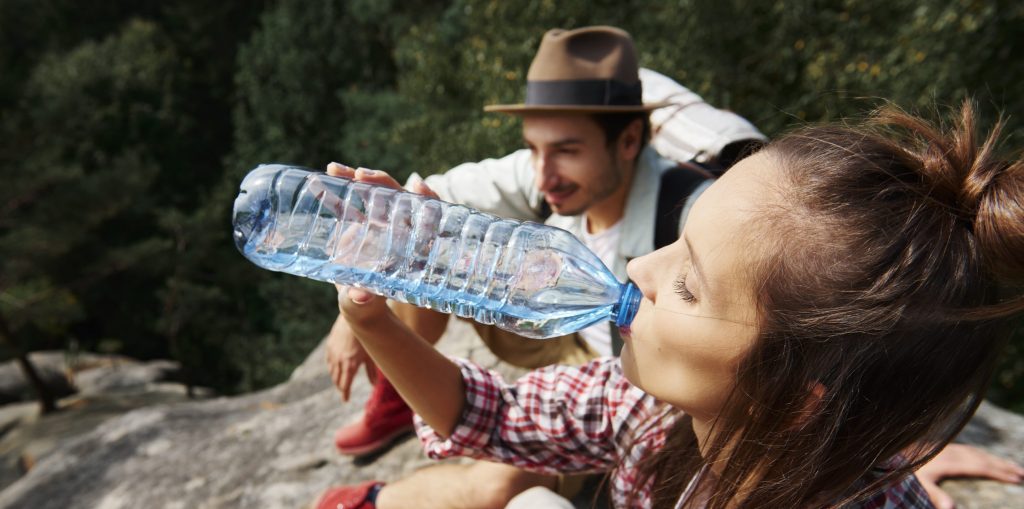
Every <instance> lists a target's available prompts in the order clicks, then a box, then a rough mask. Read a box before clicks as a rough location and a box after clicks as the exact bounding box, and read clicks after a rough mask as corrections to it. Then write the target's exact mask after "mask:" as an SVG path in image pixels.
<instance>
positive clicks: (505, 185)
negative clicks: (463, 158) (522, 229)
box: [407, 149, 542, 221]
mask: <svg viewBox="0 0 1024 509" xmlns="http://www.w3.org/2000/svg"><path fill="white" fill-rule="evenodd" d="M416 178H418V176H416V177H413V178H410V182H409V183H407V187H409V186H408V184H411V183H412V182H413V181H415V180H416ZM533 179H534V172H533V166H532V163H531V162H530V151H529V150H525V149H523V150H518V151H516V152H513V153H511V154H509V155H507V156H505V157H502V158H500V159H485V160H483V161H480V162H476V163H465V164H460V165H459V166H456V167H454V168H452V169H450V170H448V171H446V172H444V173H441V174H437V175H430V176H428V177H427V178H426V180H425V182H426V184H427V186H428V187H429V188H430V189H431V190H433V191H434V193H436V195H437V197H438V198H440V199H442V200H444V201H447V202H451V203H458V204H461V205H465V206H467V207H471V208H474V209H477V210H480V211H482V212H486V213H488V214H494V215H496V216H499V217H505V218H509V219H518V220H531V221H536V220H538V219H540V217H539V215H538V211H539V210H540V204H541V200H542V197H541V194H540V192H539V191H537V189H536V186H535V185H534V182H533Z"/></svg>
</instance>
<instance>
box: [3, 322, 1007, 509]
mask: <svg viewBox="0 0 1024 509" xmlns="http://www.w3.org/2000/svg"><path fill="white" fill-rule="evenodd" d="M446 334H447V337H446V338H444V339H443V340H442V342H441V345H442V350H443V351H445V352H446V353H450V354H455V355H460V356H463V357H469V358H471V359H473V360H475V361H477V362H479V363H481V364H483V365H485V366H488V367H494V368H497V369H498V370H499V371H503V372H505V373H507V374H509V375H514V374H516V373H518V372H519V371H520V370H517V369H515V368H511V367H508V366H507V365H504V364H500V363H499V362H497V361H496V360H495V359H494V357H493V356H492V355H491V354H490V352H489V351H488V350H487V349H486V347H484V346H483V345H482V344H481V343H480V342H479V340H477V339H476V337H475V335H474V334H473V333H472V329H471V328H470V327H469V326H468V325H467V324H465V323H462V322H458V321H456V322H453V323H452V325H451V327H450V328H449V331H448V332H447V333H446ZM368 392H369V387H368V384H367V382H366V377H364V376H362V375H360V376H359V377H357V379H356V384H355V387H354V389H353V396H352V399H353V403H349V404H345V405H343V404H341V401H340V397H339V396H338V393H337V391H336V390H335V389H334V388H333V387H332V386H331V382H330V380H329V378H328V376H327V374H326V368H325V363H324V357H323V351H322V347H321V348H320V349H318V350H317V351H314V352H313V353H312V354H310V356H309V357H308V359H307V360H306V362H305V363H303V365H302V366H300V367H299V368H297V369H296V370H295V372H294V373H293V375H292V376H291V378H290V379H289V380H288V381H287V382H285V383H283V384H281V385H279V386H277V387H274V388H272V389H269V390H265V391H262V392H258V393H254V394H249V395H244V396H240V397H233V398H218V399H211V400H207V401H199V402H179V403H172V404H164V405H159V406H151V407H147V408H144V409H139V410H135V411H132V412H129V413H127V414H125V415H123V416H121V417H118V418H114V419H110V420H107V421H105V422H103V423H102V424H100V425H99V426H97V427H96V428H95V429H94V430H92V431H89V432H87V433H84V434H82V435H79V436H77V437H75V438H71V439H68V440H66V441H64V442H62V443H61V444H60V445H59V446H58V447H56V448H55V449H53V450H52V451H51V452H49V453H48V454H46V455H45V456H43V457H40V458H37V459H38V461H37V463H36V465H35V467H34V468H32V470H31V471H29V472H28V474H26V475H25V476H24V477H23V478H21V479H20V480H18V481H17V482H15V483H14V484H12V485H10V486H9V487H8V488H7V489H6V490H4V491H3V492H2V493H0V507H10V508H22V507H25V508H29V507H31V508H43V509H45V508H62V509H63V508H90V509H92V508H95V509H120V508H134V507H158V508H171V509H175V508H182V509H185V508H189V509H191V508H201V509H214V508H250V507H260V508H263V507H273V508H278V507H287V508H297V507H305V505H306V504H308V503H310V502H312V501H313V500H314V499H315V498H316V497H317V496H318V495H319V494H320V493H321V492H322V491H323V490H324V489H325V488H327V487H329V486H332V485H337V484H342V483H355V482H360V481H364V480H367V479H381V480H395V479H398V478H400V477H402V476H404V475H406V474H407V473H409V472H410V471H412V470H414V469H416V468H419V467H422V466H424V465H427V464H430V463H431V462H430V461H429V460H427V459H425V458H424V456H423V455H422V453H421V452H420V448H419V444H418V442H417V441H416V440H405V441H402V442H400V443H398V444H396V445H394V446H393V447H392V448H391V449H389V450H388V451H386V452H384V453H382V454H380V455H378V456H376V457H374V458H369V459H361V460H354V459H352V458H346V457H342V456H339V455H338V454H336V453H335V452H334V448H333V444H332V443H331V437H332V434H333V432H334V430H335V429H336V428H337V427H338V426H340V425H342V424H343V423H345V422H347V421H349V420H350V419H352V418H354V417H355V416H356V415H357V414H358V413H359V412H360V410H361V406H362V402H363V401H364V400H365V398H366V396H367V394H368ZM1021 433H1024V417H1021V416H1018V415H1014V414H1011V413H1009V412H1006V411H1003V410H1000V409H998V408H996V407H994V406H991V405H986V406H985V407H983V408H982V410H981V411H980V412H979V414H978V417H976V418H975V421H974V422H972V427H971V428H969V429H968V430H967V431H965V432H964V434H963V436H962V439H963V440H965V441H968V442H971V443H975V444H977V445H979V446H981V447H984V448H986V449H989V450H991V451H993V452H995V453H997V454H1001V455H1003V456H1009V457H1011V458H1013V459H1015V460H1017V461H1019V462H1020V461H1024V457H1022V456H1021V455H1022V453H1024V436H1021ZM945 486H947V487H949V488H950V491H951V492H952V493H953V494H954V496H955V497H956V498H957V501H958V503H960V504H961V506H962V507H972V508H995V507H1000V508H1002V507H1011V506H1013V504H1015V503H1017V502H1018V501H1019V500H1020V495H1019V491H1020V489H1019V487H1013V486H1005V485H1001V484H996V483H988V482H977V481H957V482H956V483H952V482H951V483H946V485H945ZM1018 507H1019V505H1018Z"/></svg>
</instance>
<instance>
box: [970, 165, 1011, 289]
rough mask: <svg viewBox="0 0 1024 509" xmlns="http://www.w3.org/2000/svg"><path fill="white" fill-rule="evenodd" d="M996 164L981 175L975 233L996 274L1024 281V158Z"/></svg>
mask: <svg viewBox="0 0 1024 509" xmlns="http://www.w3.org/2000/svg"><path fill="white" fill-rule="evenodd" d="M992 166H993V169H991V170H989V171H988V173H989V175H985V177H986V178H985V179H984V180H981V179H978V180H980V181H981V182H980V184H981V185H978V186H977V187H978V190H977V191H976V192H975V193H976V195H977V206H976V209H975V213H974V223H973V227H974V234H975V236H976V237H977V239H978V245H979V248H980V249H981V252H982V259H983V261H984V263H985V265H986V267H987V268H988V269H989V270H990V271H991V272H992V273H993V275H995V276H996V277H998V278H1000V279H1006V280H1008V281H1009V282H1013V283H1024V162H1022V161H1019V160H1018V161H1016V162H1013V163H1002V164H998V165H992ZM971 183H972V184H973V181H972V182H971ZM966 187H967V186H965V188H966Z"/></svg>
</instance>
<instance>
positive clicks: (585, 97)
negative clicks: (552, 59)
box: [526, 80, 643, 106]
mask: <svg viewBox="0 0 1024 509" xmlns="http://www.w3.org/2000/svg"><path fill="white" fill-rule="evenodd" d="M642 97H643V88H642V85H641V84H640V82H639V81H638V82H636V83H634V84H632V85H629V84H626V83H623V82H621V81H616V80H553V81H527V82H526V104H528V105H531V106H640V105H642V104H643V100H642Z"/></svg>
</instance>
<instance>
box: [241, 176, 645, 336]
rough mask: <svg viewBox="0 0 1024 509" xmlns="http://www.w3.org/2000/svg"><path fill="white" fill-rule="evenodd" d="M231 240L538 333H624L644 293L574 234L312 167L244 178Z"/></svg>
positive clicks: (261, 253)
mask: <svg viewBox="0 0 1024 509" xmlns="http://www.w3.org/2000/svg"><path fill="white" fill-rule="evenodd" d="M234 239H235V245H236V246H237V247H238V249H239V250H240V251H241V252H242V254H244V255H245V256H246V258H248V259H249V260H251V261H252V262H253V263H255V264H256V265H259V266H260V267H263V268H265V269H270V270H274V271H280V272H287V273H289V274H295V275H299V276H306V277H309V278H312V279H316V280H320V281H327V282H333V283H338V284H342V285H346V286H356V287H361V288H365V289H368V290H370V291H372V292H374V293H376V294H378V295H383V296H385V297H388V298H391V299H395V300H399V301H402V302H408V303H411V304H415V305H417V306H422V307H427V308H431V309H436V310H438V311H442V312H445V313H454V314H456V315H458V316H462V317H468V318H472V319H474V320H477V321H478V322H481V323H485V324H495V325H497V326H498V327H500V328H502V329H505V330H508V331H512V332H515V333H517V334H520V335H522V336H526V337H531V338H549V337H554V336H560V335H563V334H568V333H571V332H574V331H577V330H580V329H582V328H584V327H587V326H589V325H592V324H594V323H597V322H599V321H602V320H614V321H615V323H616V325H618V326H619V327H623V326H628V325H629V323H630V322H631V321H632V320H633V316H634V315H635V314H636V310H637V307H638V306H639V302H640V292H639V290H637V288H636V287H635V286H634V285H633V284H632V283H625V284H623V283H619V282H618V281H617V280H616V279H615V276H614V275H613V274H612V273H611V271H609V270H608V268H607V267H605V265H604V263H602V262H601V260H600V259H599V258H598V257H597V256H596V255H594V254H593V253H592V252H591V251H590V250H589V249H587V248H586V247H585V246H584V245H583V244H582V243H580V241H579V240H578V239H577V238H576V237H574V236H573V235H572V234H571V233H569V232H567V231H565V230H562V229H560V228H555V227H551V226H546V225H542V224H537V223H531V222H521V221H513V220H509V219H502V218H499V217H496V216H493V215H490V214H485V213H483V212H479V211H476V210H473V209H470V208H467V207H464V206H462V205H455V204H451V203H447V202H443V201H440V200H437V199H433V198H428V197H426V196H422V195H418V194H413V193H409V192H405V191H400V190H395V189H390V188H386V187H383V186H378V185H373V184H367V183H363V182H355V181H352V180H349V179H345V178H340V177H332V176H328V175H326V174H324V173H321V172H314V171H311V170H308V169H304V168H297V167H292V166H284V165H278V164H269V165H260V166H258V167H257V168H256V169H254V170H252V171H251V172H250V173H249V174H248V175H247V176H246V177H245V179H244V180H243V181H242V185H241V189H240V190H239V194H238V197H237V198H235V206H234Z"/></svg>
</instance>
